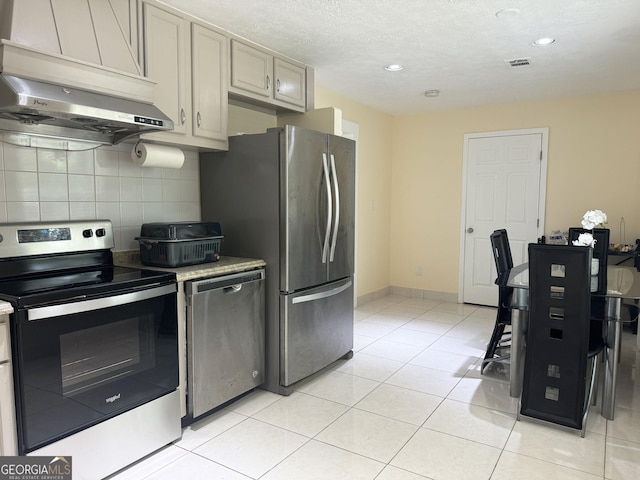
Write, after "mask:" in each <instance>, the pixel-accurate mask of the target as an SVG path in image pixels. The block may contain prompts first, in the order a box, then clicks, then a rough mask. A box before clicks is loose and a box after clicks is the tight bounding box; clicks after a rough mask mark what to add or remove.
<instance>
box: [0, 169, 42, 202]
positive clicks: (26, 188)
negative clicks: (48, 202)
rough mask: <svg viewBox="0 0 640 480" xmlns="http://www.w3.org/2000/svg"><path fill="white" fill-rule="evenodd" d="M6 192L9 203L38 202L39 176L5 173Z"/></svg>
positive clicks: (27, 173) (33, 173) (31, 173)
mask: <svg viewBox="0 0 640 480" xmlns="http://www.w3.org/2000/svg"><path fill="white" fill-rule="evenodd" d="M4 176H5V192H6V198H7V201H8V202H37V201H38V174H37V173H35V172H15V171H5V172H4Z"/></svg>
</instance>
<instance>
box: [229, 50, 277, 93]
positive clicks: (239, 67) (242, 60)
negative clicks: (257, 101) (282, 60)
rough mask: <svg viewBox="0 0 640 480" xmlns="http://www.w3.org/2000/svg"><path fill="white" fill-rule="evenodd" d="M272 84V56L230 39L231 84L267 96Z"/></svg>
mask: <svg viewBox="0 0 640 480" xmlns="http://www.w3.org/2000/svg"><path fill="white" fill-rule="evenodd" d="M272 84H273V57H272V56H271V55H269V54H267V53H265V52H262V51H260V50H258V49H256V48H253V47H251V46H250V45H246V44H244V43H241V42H238V41H236V40H231V86H232V87H235V88H240V89H242V90H246V91H247V92H251V93H255V94H257V95H260V96H262V97H266V98H269V97H271V96H272V95H271V91H272Z"/></svg>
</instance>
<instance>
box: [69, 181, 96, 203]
mask: <svg viewBox="0 0 640 480" xmlns="http://www.w3.org/2000/svg"><path fill="white" fill-rule="evenodd" d="M68 178H69V200H70V201H72V202H81V201H85V202H95V201H96V186H95V182H94V178H95V177H94V176H93V175H69V177H68ZM94 210H95V207H94Z"/></svg>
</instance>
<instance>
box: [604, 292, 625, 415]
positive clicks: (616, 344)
mask: <svg viewBox="0 0 640 480" xmlns="http://www.w3.org/2000/svg"><path fill="white" fill-rule="evenodd" d="M621 308H622V299H621V298H616V297H607V301H606V310H607V312H606V326H605V329H606V336H605V347H606V348H605V349H604V387H603V388H602V416H603V417H604V418H606V419H608V420H613V418H614V415H615V407H616V377H617V376H618V352H619V350H620V335H621V323H620V314H621Z"/></svg>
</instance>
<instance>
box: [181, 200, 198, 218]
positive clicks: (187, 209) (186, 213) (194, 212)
mask: <svg viewBox="0 0 640 480" xmlns="http://www.w3.org/2000/svg"><path fill="white" fill-rule="evenodd" d="M181 206H182V219H183V220H185V221H194V222H199V221H200V203H193V202H182V203H181Z"/></svg>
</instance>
